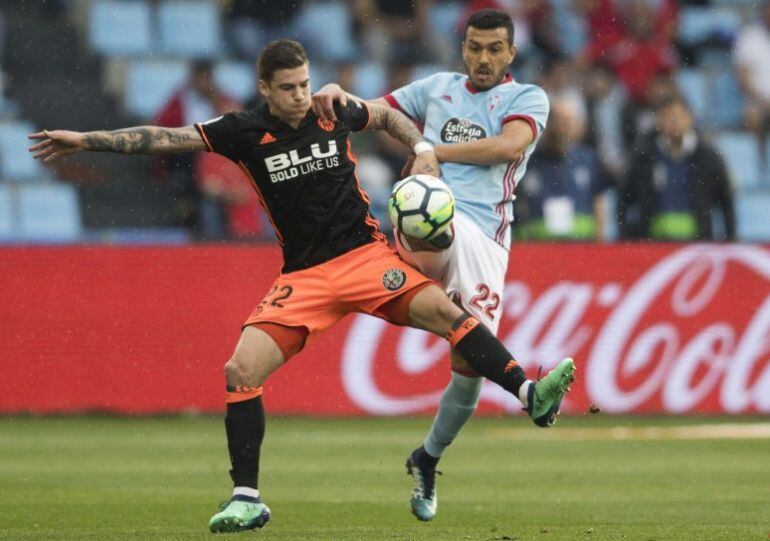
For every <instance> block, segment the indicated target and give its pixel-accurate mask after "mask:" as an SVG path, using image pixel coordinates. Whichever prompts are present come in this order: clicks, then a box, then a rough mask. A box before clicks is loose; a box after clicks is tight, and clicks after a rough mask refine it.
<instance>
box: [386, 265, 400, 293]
mask: <svg viewBox="0 0 770 541" xmlns="http://www.w3.org/2000/svg"><path fill="white" fill-rule="evenodd" d="M404 282H406V273H405V272H404V271H402V270H401V269H390V270H386V271H385V274H383V275H382V285H383V286H384V287H385V289H387V290H389V291H395V290H397V289H398V288H400V287H401V286H402V285H404Z"/></svg>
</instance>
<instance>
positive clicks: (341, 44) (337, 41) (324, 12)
mask: <svg viewBox="0 0 770 541" xmlns="http://www.w3.org/2000/svg"><path fill="white" fill-rule="evenodd" d="M296 25H297V26H296V30H295V31H296V33H297V35H298V36H301V40H302V41H303V43H304V44H305V47H306V48H307V51H308V55H310V57H311V58H312V59H313V60H315V59H316V58H318V59H321V60H325V61H329V62H352V61H354V60H355V59H356V58H357V56H358V46H357V45H356V42H355V41H354V40H353V36H352V35H351V33H350V28H351V26H352V21H351V13H350V10H349V9H348V7H347V5H346V4H345V3H344V2H312V3H308V4H307V5H306V7H305V9H303V10H302V11H300V13H299V16H298V18H297V21H296Z"/></svg>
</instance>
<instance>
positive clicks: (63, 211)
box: [17, 182, 83, 242]
mask: <svg viewBox="0 0 770 541" xmlns="http://www.w3.org/2000/svg"><path fill="white" fill-rule="evenodd" d="M17 196H18V201H17V202H18V206H17V208H18V213H19V228H18V236H19V238H20V239H23V240H27V241H34V242H73V241H76V240H78V238H79V237H80V234H81V232H82V229H83V226H82V223H81V219H80V203H79V201H78V193H77V189H75V188H74V187H73V186H71V185H69V184H62V183H58V182H46V183H33V184H26V185H23V186H19V190H18V194H17Z"/></svg>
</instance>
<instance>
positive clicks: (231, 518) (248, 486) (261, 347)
mask: <svg viewBox="0 0 770 541" xmlns="http://www.w3.org/2000/svg"><path fill="white" fill-rule="evenodd" d="M306 337H307V330H306V329H304V328H298V327H285V326H282V325H276V324H271V323H256V324H254V325H249V326H247V327H245V328H244V329H243V332H242V333H241V337H240V340H239V341H238V344H237V345H236V347H235V352H234V353H233V356H232V358H231V359H230V360H229V361H228V362H227V364H226V365H225V381H226V387H227V394H226V402H227V413H226V415H225V431H226V433H227V447H228V451H229V453H230V464H231V467H232V469H231V470H230V476H231V478H232V480H233V495H232V497H231V499H230V500H229V501H228V502H227V503H226V504H224V505H223V506H222V508H221V509H220V511H219V512H218V513H217V514H215V515H214V516H213V517H211V520H210V521H209V529H210V530H211V531H212V532H233V531H241V530H249V529H253V528H261V527H262V526H264V525H265V523H267V521H269V520H270V510H269V509H268V507H267V506H266V505H265V504H263V503H262V501H261V499H260V496H259V489H258V486H259V484H258V478H259V457H260V450H261V447H262V440H263V438H264V434H265V410H264V406H263V403H262V385H263V384H264V382H265V380H266V379H267V377H268V376H269V375H270V374H271V373H272V372H274V371H275V370H276V369H278V368H279V367H280V366H281V365H282V364H283V363H284V362H285V361H286V359H288V358H289V357H290V356H291V355H293V354H294V353H296V352H297V351H299V350H300V349H301V348H302V345H303V344H304V341H305V339H306Z"/></svg>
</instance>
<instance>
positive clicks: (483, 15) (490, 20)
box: [463, 9, 513, 45]
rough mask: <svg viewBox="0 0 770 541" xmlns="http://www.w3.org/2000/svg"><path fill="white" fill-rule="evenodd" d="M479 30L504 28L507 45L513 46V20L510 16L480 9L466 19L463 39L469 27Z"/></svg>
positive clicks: (493, 10)
mask: <svg viewBox="0 0 770 541" xmlns="http://www.w3.org/2000/svg"><path fill="white" fill-rule="evenodd" d="M471 26H472V27H473V28H478V29H479V30H494V29H495V28H505V29H506V30H507V31H508V45H513V20H512V19H511V16H510V15H508V14H507V13H506V12H504V11H500V10H499V9H482V10H479V11H476V12H474V13H472V14H471V16H470V17H468V22H467V23H465V31H464V32H463V39H466V38H467V37H468V29H469V28H470V27H471Z"/></svg>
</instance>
